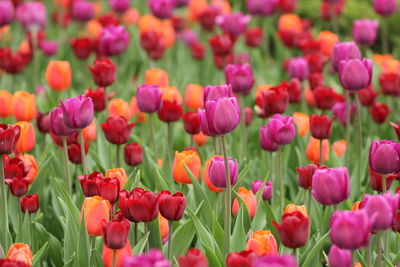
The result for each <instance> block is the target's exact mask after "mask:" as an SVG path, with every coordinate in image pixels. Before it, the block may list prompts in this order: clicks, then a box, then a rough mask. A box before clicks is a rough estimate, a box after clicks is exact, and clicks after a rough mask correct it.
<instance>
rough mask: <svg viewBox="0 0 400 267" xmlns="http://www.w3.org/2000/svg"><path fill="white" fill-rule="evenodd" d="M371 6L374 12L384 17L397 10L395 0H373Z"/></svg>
mask: <svg viewBox="0 0 400 267" xmlns="http://www.w3.org/2000/svg"><path fill="white" fill-rule="evenodd" d="M372 6H373V7H374V10H375V12H376V13H378V14H379V15H381V16H384V17H388V16H391V15H393V14H394V13H396V11H397V1H396V0H373V1H372Z"/></svg>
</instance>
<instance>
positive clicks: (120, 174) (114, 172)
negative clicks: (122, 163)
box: [105, 168, 128, 190]
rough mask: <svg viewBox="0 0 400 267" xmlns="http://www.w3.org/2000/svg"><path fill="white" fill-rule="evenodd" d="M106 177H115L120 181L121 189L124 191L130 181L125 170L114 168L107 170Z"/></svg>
mask: <svg viewBox="0 0 400 267" xmlns="http://www.w3.org/2000/svg"><path fill="white" fill-rule="evenodd" d="M105 177H115V178H117V179H118V180H119V189H120V190H122V188H124V185H125V184H126V182H127V181H128V176H127V175H126V172H125V169H123V168H114V169H109V170H106V174H105Z"/></svg>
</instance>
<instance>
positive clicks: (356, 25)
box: [352, 19, 379, 46]
mask: <svg viewBox="0 0 400 267" xmlns="http://www.w3.org/2000/svg"><path fill="white" fill-rule="evenodd" d="M378 26H379V21H377V20H368V19H360V20H354V21H353V29H352V35H353V39H354V40H355V41H356V42H357V43H359V44H362V45H368V46H370V45H373V44H374V43H375V40H376V37H377V35H378Z"/></svg>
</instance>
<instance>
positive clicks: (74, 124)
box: [60, 95, 94, 129]
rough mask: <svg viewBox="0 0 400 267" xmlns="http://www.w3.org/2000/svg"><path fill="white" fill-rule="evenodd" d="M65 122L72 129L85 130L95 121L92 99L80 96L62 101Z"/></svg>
mask: <svg viewBox="0 0 400 267" xmlns="http://www.w3.org/2000/svg"><path fill="white" fill-rule="evenodd" d="M60 107H61V109H62V111H63V116H64V122H65V124H66V125H67V127H69V128H71V129H83V128H85V127H87V126H89V124H90V123H91V122H92V121H93V116H94V106H93V101H92V99H91V98H89V97H86V96H83V95H80V96H77V97H71V98H67V99H66V100H64V101H60Z"/></svg>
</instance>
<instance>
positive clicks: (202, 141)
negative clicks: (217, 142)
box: [192, 132, 208, 147]
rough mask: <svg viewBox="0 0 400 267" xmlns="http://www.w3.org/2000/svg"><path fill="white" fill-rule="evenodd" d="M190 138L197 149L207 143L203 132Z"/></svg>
mask: <svg viewBox="0 0 400 267" xmlns="http://www.w3.org/2000/svg"><path fill="white" fill-rule="evenodd" d="M192 138H193V141H194V142H195V143H196V145H198V146H199V147H201V146H204V145H205V144H207V141H208V137H207V136H206V135H205V134H203V132H200V133H198V134H195V135H193V136H192Z"/></svg>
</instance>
